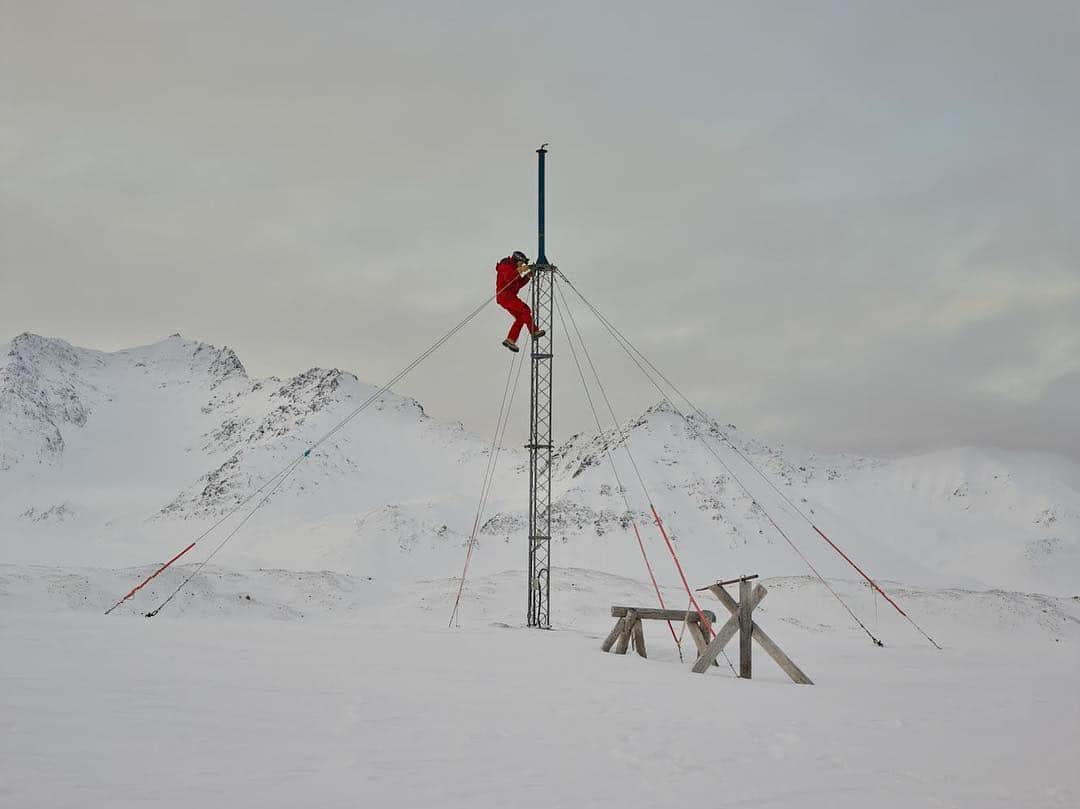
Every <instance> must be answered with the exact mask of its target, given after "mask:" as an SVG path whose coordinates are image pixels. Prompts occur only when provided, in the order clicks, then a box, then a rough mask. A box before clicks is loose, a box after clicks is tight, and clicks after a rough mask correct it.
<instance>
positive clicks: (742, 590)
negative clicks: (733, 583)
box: [739, 579, 754, 680]
mask: <svg viewBox="0 0 1080 809" xmlns="http://www.w3.org/2000/svg"><path fill="white" fill-rule="evenodd" d="M753 610H754V607H753V605H752V604H751V599H750V582H749V581H747V580H746V579H743V580H742V581H740V582H739V676H740V677H742V678H743V679H744V680H749V679H750V677H751V671H752V666H751V659H750V656H751V653H752V652H753V648H754V644H753V641H751V640H750V637H751V636H752V635H753V634H754V621H753V619H752V618H751V617H750V616H751V615H752V614H753Z"/></svg>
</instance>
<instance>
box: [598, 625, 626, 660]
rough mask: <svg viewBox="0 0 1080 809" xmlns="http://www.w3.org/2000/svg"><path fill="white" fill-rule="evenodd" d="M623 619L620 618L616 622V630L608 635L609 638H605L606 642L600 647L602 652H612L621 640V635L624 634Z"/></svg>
mask: <svg viewBox="0 0 1080 809" xmlns="http://www.w3.org/2000/svg"><path fill="white" fill-rule="evenodd" d="M623 620H624V619H623V618H620V619H619V620H618V621H616V622H615V628H614V629H612V630H611V632H609V633H608V636H607V637H606V638H604V642H603V643H602V644H601V646H600V651H601V652H610V651H611V647H612V646H614V645H615V641H617V640H618V639H619V635H621V634H622V628H623Z"/></svg>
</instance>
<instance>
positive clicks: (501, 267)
mask: <svg viewBox="0 0 1080 809" xmlns="http://www.w3.org/2000/svg"><path fill="white" fill-rule="evenodd" d="M527 283H529V277H528V276H525V277H524V278H523V277H521V276H519V275H518V271H517V264H516V263H514V260H513V259H512V258H510V257H509V256H507V257H506V258H504V259H503V260H502V261H500V262H499V263H498V264H496V265H495V292H496V295H495V302H496V303H497V304H499V306H501V307H502V308H503V309H505V310H506V311H507V312H509V313H510V314H512V315H513V316H514V325H512V326H511V327H510V333H509V334H508V335H507V337H508V338H509V339H510V340H511V341H513V342H515V343H516V342H517V338H518V335H520V334H521V327H522V326H525V327H526V328H527V329H528V330H529V334H532V333H533V332H534V331H536V327H535V326H534V325H533V319H532V310H531V309H529V307H528V305H527V304H526V303H525V301H523V300H521V298H519V297H518V296H517V294H518V290H520V289H521V288H522V287H524V286H525V285H526V284H527Z"/></svg>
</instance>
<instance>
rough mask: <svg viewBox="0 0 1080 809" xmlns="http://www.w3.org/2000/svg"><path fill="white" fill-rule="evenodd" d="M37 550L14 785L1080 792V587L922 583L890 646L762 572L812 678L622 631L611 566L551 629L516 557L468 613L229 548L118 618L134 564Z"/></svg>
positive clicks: (382, 797)
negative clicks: (109, 564)
mask: <svg viewBox="0 0 1080 809" xmlns="http://www.w3.org/2000/svg"><path fill="white" fill-rule="evenodd" d="M19 571H21V572H18V573H15V574H13V573H12V571H11V570H10V569H5V570H3V571H2V572H0V575H2V578H0V590H2V592H3V593H4V600H3V609H2V610H0V629H2V634H3V639H4V649H5V653H4V655H3V656H2V658H0V683H2V689H0V723H2V724H0V726H2V727H3V729H4V732H3V733H2V734H0V804H3V805H4V806H12V807H85V806H117V807H126V806H131V807H138V806H147V805H152V806H156V807H161V808H162V809H165V808H166V807H174V806H175V807H181V808H182V809H190V807H191V806H192V805H195V804H199V805H206V806H229V807H237V809H239V807H259V808H260V809H266V807H295V806H319V807H333V806H342V807H345V806H358V805H363V806H401V807H429V806H442V807H470V808H472V807H484V806H492V807H494V806H520V807H531V806H537V807H541V806H558V807H581V806H613V807H623V808H624V809H629V808H630V807H656V806H677V805H687V804H704V805H709V806H739V805H746V804H754V805H758V806H777V807H787V806H796V805H802V806H821V807H848V806H850V807H863V806H866V805H868V804H872V805H874V806H881V807H905V809H907V808H909V807H912V806H920V807H922V806H942V807H998V806H1000V807H1010V808H1011V807H1015V806H1025V807H1044V806H1045V807H1051V806H1058V807H1073V806H1076V805H1077V801H1078V800H1080V774H1078V772H1077V768H1076V761H1077V755H1078V753H1080V741H1078V733H1080V731H1078V728H1080V689H1078V688H1077V675H1078V673H1080V666H1078V662H1080V604H1078V603H1077V602H1076V601H1075V600H1074V599H1054V598H1049V597H1037V596H1018V595H1015V594H1010V593H986V592H977V593H972V592H965V591H925V592H924V591H915V590H909V589H904V590H903V591H902V594H903V596H904V597H905V599H906V601H907V603H908V604H909V606H910V608H911V609H912V610H913V611H918V613H919V614H920V615H921V616H923V617H924V619H925V620H926V621H927V622H928V623H930V624H932V625H933V626H934V627H935V628H936V630H937V631H938V634H939V636H940V640H941V641H942V643H943V645H944V646H945V647H946V648H945V649H944V650H943V651H937V650H935V649H933V648H932V647H930V646H929V645H928V644H926V643H925V642H922V640H921V638H919V637H917V636H915V635H913V634H911V633H905V632H904V631H903V629H904V628H903V626H902V625H901V624H900V623H898V622H897V621H896V620H894V616H890V615H888V614H887V613H885V612H881V613H880V626H878V627H875V628H878V629H880V631H881V632H882V633H883V634H886V635H889V636H892V637H895V638H898V639H899V640H897V641H896V642H893V643H890V644H889V645H888V646H887V647H886V648H884V649H879V648H877V647H874V646H872V645H871V644H870V643H869V641H867V640H866V639H865V637H864V636H862V635H861V634H860V633H859V632H858V631H857V630H852V629H851V628H850V626H848V624H847V623H846V622H845V616H844V615H843V614H842V612H840V611H839V610H838V609H837V608H836V607H835V606H830V604H829V597H828V595H827V594H826V593H824V592H822V591H821V590H820V588H819V587H817V586H815V585H814V583H813V582H811V581H809V580H804V579H800V580H781V581H775V582H774V581H767V582H766V586H767V587H768V588H769V590H770V592H769V595H768V596H767V597H766V599H765V601H764V602H763V605H762V610H761V614H760V616H759V620H760V622H761V624H762V626H764V627H766V628H767V629H768V631H770V632H771V633H772V635H773V637H774V638H775V639H777V640H778V642H780V643H781V644H782V645H783V646H784V648H785V650H786V651H787V652H788V653H789V654H790V655H791V656H792V657H793V658H794V659H795V660H796V661H797V662H798V663H799V664H800V665H801V666H802V667H803V668H804V669H805V670H806V671H807V673H808V674H810V676H811V677H813V678H814V680H815V683H816V684H815V685H813V686H795V685H792V684H790V683H789V682H788V681H787V680H786V679H785V678H784V677H783V675H782V674H781V673H780V671H779V670H778V669H777V668H776V667H775V666H774V665H773V664H772V662H771V661H770V660H768V658H766V657H764V656H763V655H757V656H755V661H754V662H755V679H753V680H751V681H742V680H738V679H736V678H734V677H733V676H732V674H731V672H730V671H729V670H728V669H727V668H726V666H724V667H722V668H718V669H714V670H713V671H712V672H711V673H710V674H708V675H704V676H698V675H694V674H691V673H690V672H689V666H690V662H689V660H688V661H687V662H685V663H680V662H679V661H678V659H677V657H676V654H675V652H674V645H673V643H672V642H671V639H670V636H669V635H668V634H667V629H666V627H665V626H664V625H663V624H659V623H654V624H651V625H650V626H649V627H648V628H647V630H646V631H647V635H646V637H647V644H648V646H649V653H650V659H648V660H642V659H639V658H637V657H636V656H634V655H633V654H630V655H627V656H625V657H620V656H616V655H612V654H603V653H601V652H600V650H599V645H600V641H601V639H602V637H603V635H604V634H605V633H606V632H607V630H608V629H609V628H610V624H611V620H610V619H609V618H607V617H605V615H604V612H605V610H606V607H607V606H608V605H610V604H611V603H616V602H619V601H630V602H634V603H638V602H642V601H643V600H645V599H647V596H648V591H647V588H646V587H645V586H644V585H642V584H641V583H639V582H633V581H629V580H622V579H619V578H617V577H611V576H607V575H603V574H599V573H596V572H595V571H580V570H566V571H563V570H560V571H557V572H558V574H559V575H558V577H557V581H559V582H560V583H561V587H560V591H559V592H557V593H556V594H555V595H556V599H555V603H556V605H557V613H556V619H557V623H559V624H560V625H562V626H563V627H566V628H563V629H559V630H557V631H552V632H543V631H538V630H530V629H526V628H523V627H521V626H520V613H521V609H520V606H521V605H520V604H519V602H520V601H521V583H520V579H521V575H520V571H508V572H507V573H505V574H500V575H495V576H492V577H485V578H484V579H483V580H481V581H477V582H476V583H475V587H474V588H473V595H472V596H471V597H470V600H469V604H468V605H467V607H466V611H465V618H463V620H462V625H461V627H460V628H453V629H451V628H447V626H446V615H447V611H448V606H449V602H450V599H451V595H452V588H453V582H452V580H451V579H449V578H447V579H444V580H439V581H429V582H422V583H418V584H415V585H413V586H411V587H401V588H400V589H397V590H394V591H388V590H386V589H382V588H380V587H379V586H378V584H377V583H373V582H368V581H367V580H366V579H360V580H356V579H352V578H349V577H342V576H335V575H332V574H307V575H303V576H298V575H296V574H289V573H287V572H282V571H277V572H275V571H265V572H263V573H261V574H254V573H253V574H245V575H240V574H236V573H231V574H230V573H227V572H223V571H212V572H211V573H210V575H208V576H206V577H205V581H204V582H203V583H202V584H200V585H199V586H197V587H196V588H195V591H194V593H193V594H192V596H191V597H190V598H188V599H185V601H184V603H183V604H182V605H181V608H180V609H178V610H177V611H176V612H174V613H172V614H171V615H170V614H168V613H163V614H162V615H160V616H158V617H156V618H154V619H152V620H148V619H145V618H142V617H139V616H138V615H137V614H134V613H133V612H125V613H123V614H115V613H114V615H112V616H110V617H108V618H105V617H104V616H102V615H101V611H100V608H101V607H102V605H103V604H104V603H106V602H107V600H108V596H109V595H111V594H112V592H113V590H114V588H115V587H116V586H120V585H121V583H122V582H123V581H125V580H127V579H128V577H126V576H124V575H121V572H115V573H110V574H104V573H101V572H95V571H92V570H84V571H81V572H76V573H66V574H61V573H56V572H52V573H50V572H47V571H42V570H38V571H36V574H35V575H28V574H27V572H26V569H25V568H20V569H19ZM131 572H132V571H127V573H131ZM842 589H843V592H844V594H845V595H848V596H849V597H851V598H852V599H853V600H857V599H858V598H859V590H860V589H861V588H859V587H858V586H857V585H855V584H849V585H846V586H843V587H842ZM44 594H48V597H46V596H45V595H44ZM669 595H670V597H671V598H672V599H673V600H674V599H675V598H676V594H675V593H670V594H669ZM863 598H864V599H865V598H868V596H865V595H864V596H863ZM644 603H648V602H647V600H646V601H645V602H644ZM50 605H51V606H50ZM78 605H82V606H81V607H79V608H77V609H72V607H73V606H78ZM713 606H714V607H715V606H718V605H715V604H714V605H713ZM871 614H872V612H871ZM301 616H302V617H301ZM686 646H687V647H688V650H687V651H689V646H690V644H689V643H687V644H686ZM731 654H732V656H733V659H734V655H735V649H734V647H731Z"/></svg>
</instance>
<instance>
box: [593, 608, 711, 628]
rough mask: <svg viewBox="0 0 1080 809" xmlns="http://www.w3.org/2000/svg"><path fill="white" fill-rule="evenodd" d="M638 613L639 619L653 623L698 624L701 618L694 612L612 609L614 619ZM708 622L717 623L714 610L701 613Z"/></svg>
mask: <svg viewBox="0 0 1080 809" xmlns="http://www.w3.org/2000/svg"><path fill="white" fill-rule="evenodd" d="M631 611H633V612H635V613H637V616H638V618H644V619H646V620H651V621H679V622H680V623H681V622H682V621H686V622H687V623H691V624H693V623H697V622H698V621H699V620H700V617H701V616H699V615H698V614H697V612H696V611H694V610H659V609H649V608H646V607H612V608H611V617H612V618H624V617H626V615H627V614H628V613H629V612H631ZM701 612H702V613H703V614H704V615H705V618H706V620H708V622H709V623H710V624H713V623H716V613H715V612H713V611H712V610H702V611H701Z"/></svg>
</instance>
